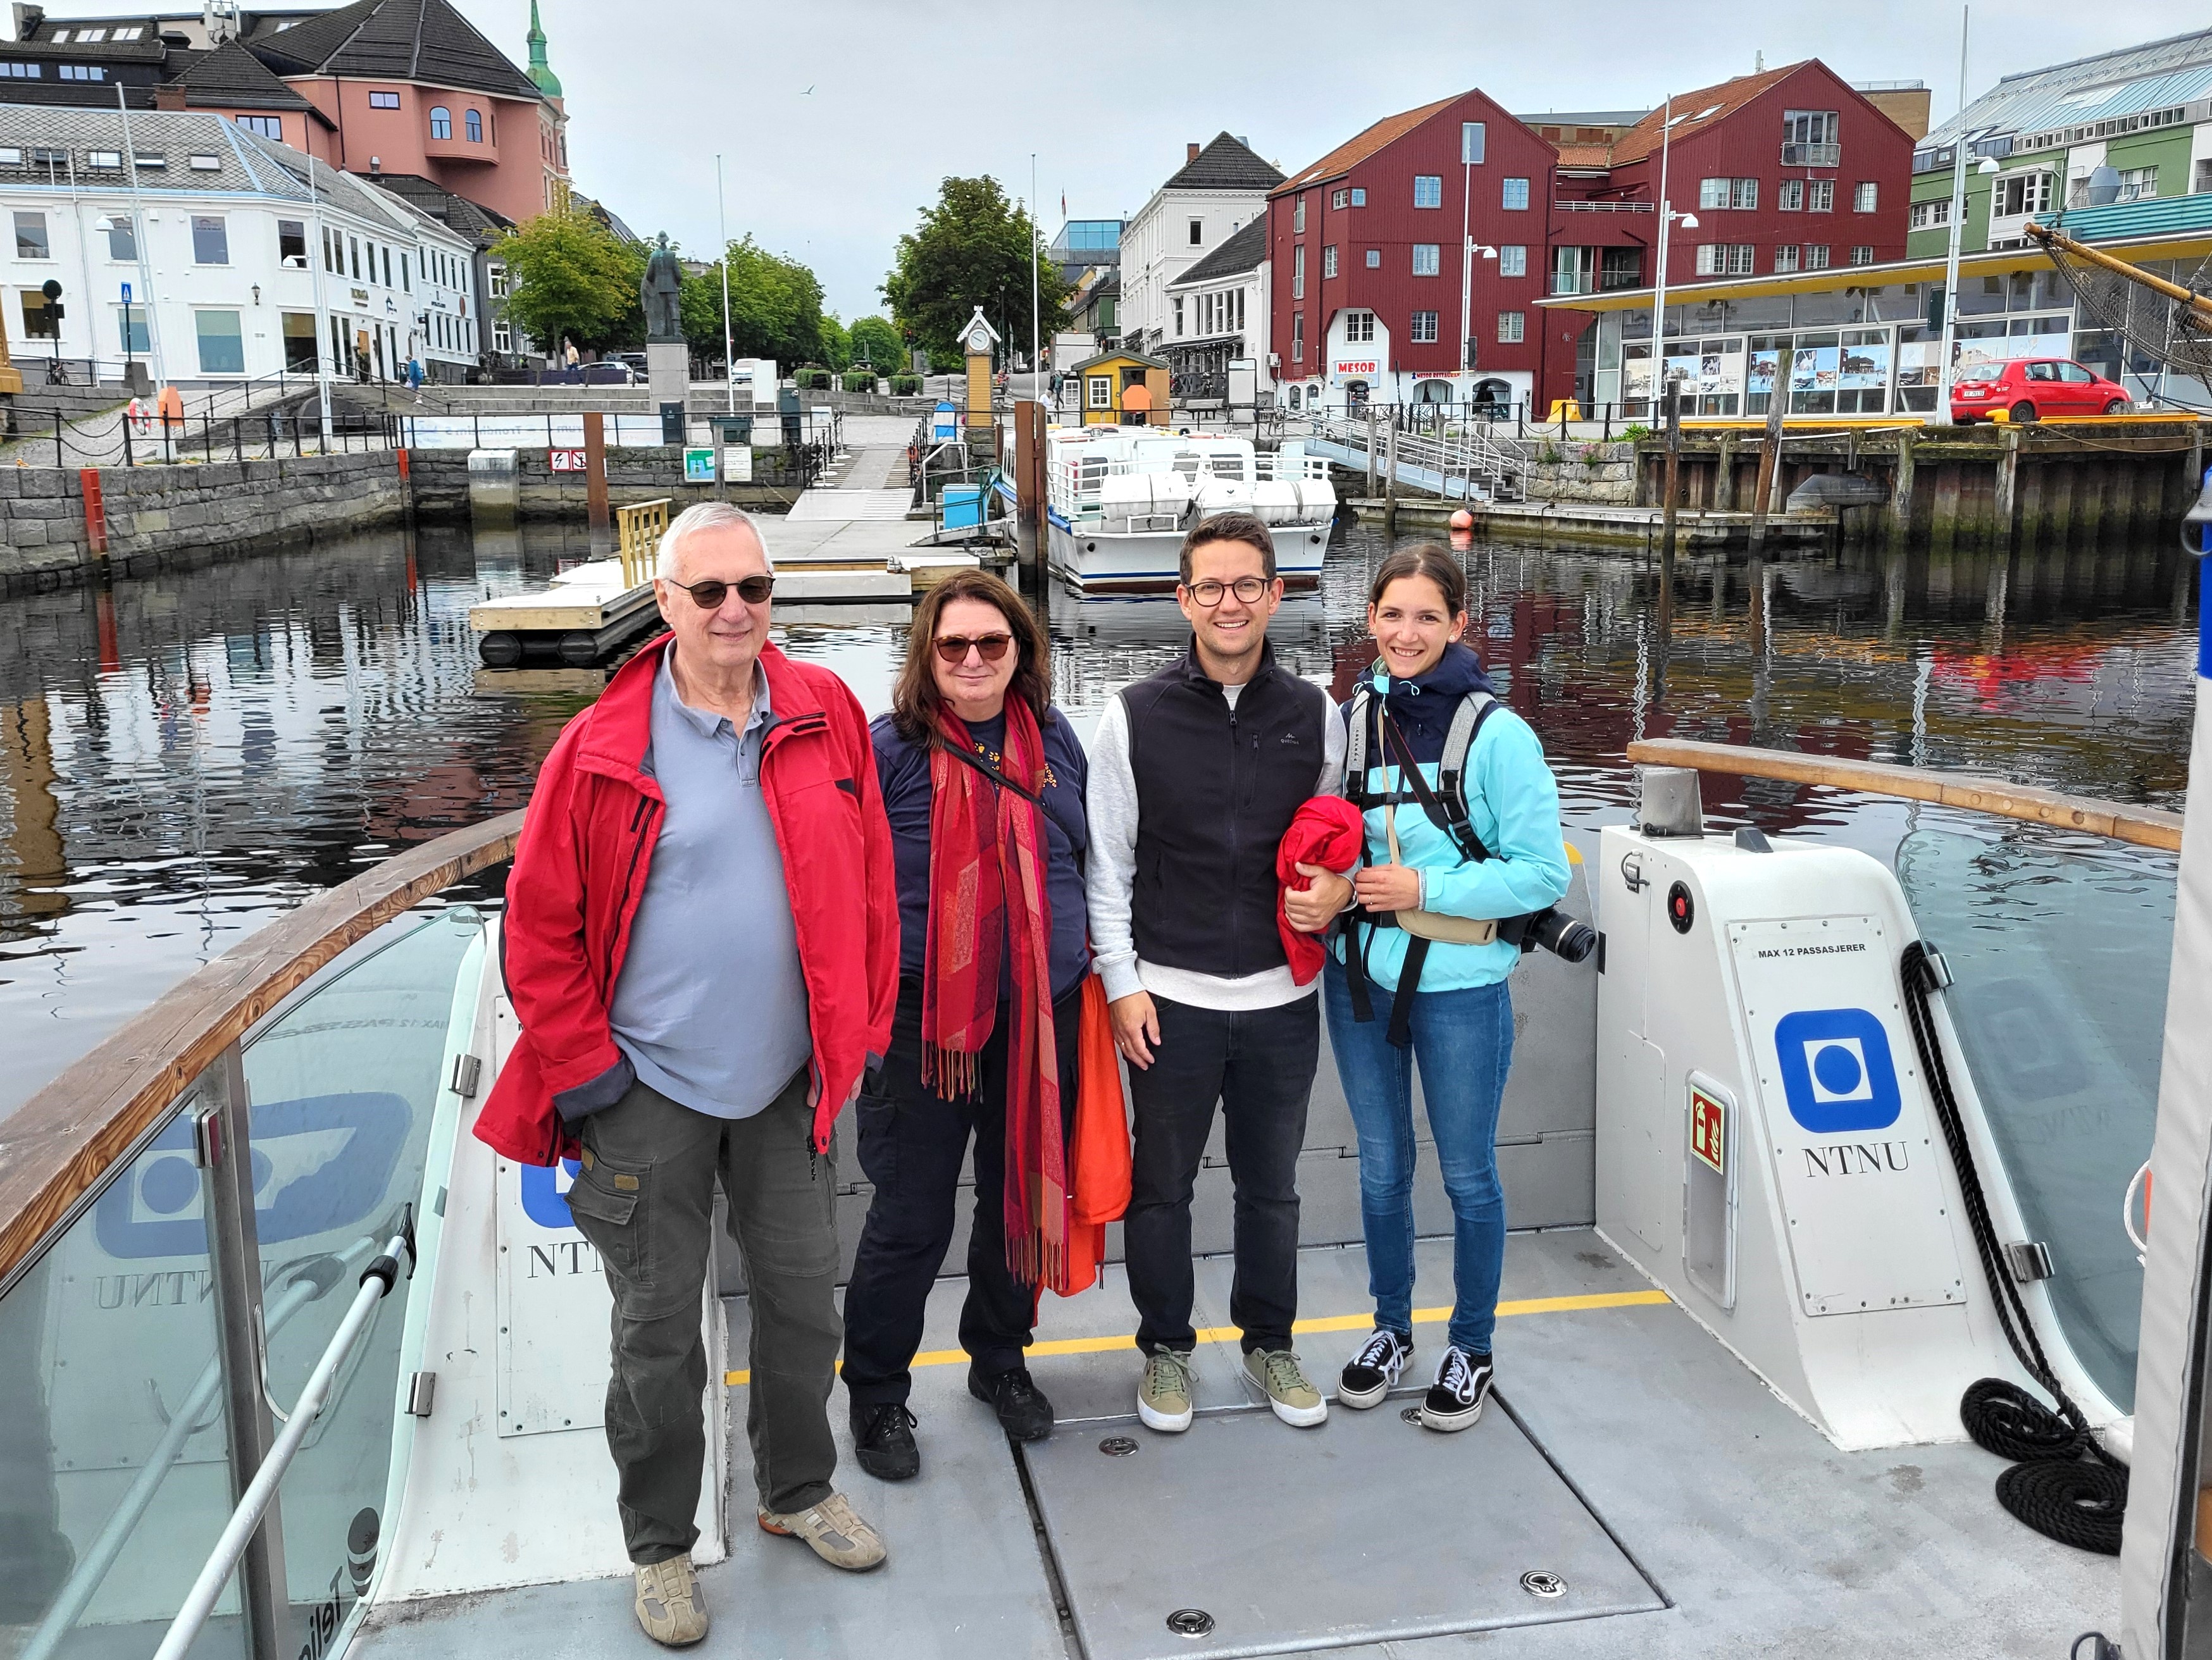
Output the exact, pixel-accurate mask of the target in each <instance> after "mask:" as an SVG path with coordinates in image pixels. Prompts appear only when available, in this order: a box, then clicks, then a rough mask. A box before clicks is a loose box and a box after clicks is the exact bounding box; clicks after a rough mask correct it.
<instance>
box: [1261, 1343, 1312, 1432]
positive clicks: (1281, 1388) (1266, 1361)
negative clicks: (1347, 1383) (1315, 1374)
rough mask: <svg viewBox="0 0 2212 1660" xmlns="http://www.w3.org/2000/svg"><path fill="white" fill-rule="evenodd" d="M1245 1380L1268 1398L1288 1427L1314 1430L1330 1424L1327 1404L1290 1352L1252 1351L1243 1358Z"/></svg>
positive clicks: (1277, 1415)
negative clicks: (1289, 1425)
mask: <svg viewBox="0 0 2212 1660" xmlns="http://www.w3.org/2000/svg"><path fill="white" fill-rule="evenodd" d="M1244 1381H1245V1382H1246V1383H1249V1384H1251V1385H1252V1387H1253V1388H1255V1389H1258V1390H1259V1391H1260V1393H1261V1394H1262V1395H1266V1396H1267V1404H1268V1405H1269V1406H1271V1407H1273V1408H1274V1409H1275V1416H1276V1417H1278V1418H1279V1419H1281V1420H1283V1421H1284V1422H1285V1424H1293V1425H1296V1426H1297V1427H1298V1428H1300V1429H1302V1430H1303V1429H1311V1428H1313V1427H1314V1426H1315V1425H1316V1424H1324V1423H1327V1422H1328V1402H1326V1401H1324V1400H1322V1398H1321V1391H1320V1390H1319V1389H1316V1388H1315V1387H1314V1386H1313V1385H1312V1384H1311V1383H1308V1382H1306V1375H1305V1372H1304V1369H1303V1368H1301V1367H1300V1366H1299V1365H1298V1357H1297V1355H1296V1354H1295V1353H1292V1352H1291V1351H1290V1350H1289V1349H1253V1350H1251V1351H1249V1353H1246V1355H1245V1356H1244Z"/></svg>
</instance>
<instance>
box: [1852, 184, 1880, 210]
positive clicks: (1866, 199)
mask: <svg viewBox="0 0 2212 1660" xmlns="http://www.w3.org/2000/svg"><path fill="white" fill-rule="evenodd" d="M1880 200H1881V185H1877V184H1876V183H1875V181H1874V180H1873V179H1860V180H1859V182H1858V183H1857V184H1856V185H1852V186H1851V211H1852V212H1853V213H1872V212H1873V211H1874V210H1875V203H1876V202H1878V201H1880Z"/></svg>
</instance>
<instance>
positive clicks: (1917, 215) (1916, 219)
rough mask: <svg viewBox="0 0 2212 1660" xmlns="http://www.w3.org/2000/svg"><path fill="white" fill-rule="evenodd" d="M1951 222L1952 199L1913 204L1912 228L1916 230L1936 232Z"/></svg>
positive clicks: (1944, 198)
mask: <svg viewBox="0 0 2212 1660" xmlns="http://www.w3.org/2000/svg"><path fill="white" fill-rule="evenodd" d="M1950 222H1951V198H1949V197H1948V196H1945V197H1941V198H1937V199H1936V200H1935V201H1933V202H1915V203H1914V204H1912V220H1911V228H1913V229H1914V230H1936V229H1940V228H1942V227H1943V226H1945V225H1948V224H1949V223H1950Z"/></svg>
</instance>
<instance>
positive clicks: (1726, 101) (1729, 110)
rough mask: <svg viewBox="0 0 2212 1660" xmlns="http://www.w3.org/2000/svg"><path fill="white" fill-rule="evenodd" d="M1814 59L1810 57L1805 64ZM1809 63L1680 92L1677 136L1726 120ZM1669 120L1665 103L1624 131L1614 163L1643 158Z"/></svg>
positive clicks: (1676, 101)
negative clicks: (1692, 90)
mask: <svg viewBox="0 0 2212 1660" xmlns="http://www.w3.org/2000/svg"><path fill="white" fill-rule="evenodd" d="M1812 61H1813V60H1812V59H1811V58H1807V59H1806V60H1805V64H1809V63H1811V62H1812ZM1805 64H1784V65H1783V66H1782V67H1781V68H1780V69H1774V70H1767V71H1766V72H1765V74H1763V75H1740V76H1737V77H1736V78H1735V80H1733V81H1723V82H1721V83H1720V84H1719V85H1718V86H1714V87H1700V88H1698V89H1697V90H1696V91H1694V92H1685V93H1678V94H1675V97H1674V117H1675V120H1674V137H1676V138H1686V137H1689V136H1690V135H1691V134H1692V133H1693V132H1703V131H1705V129H1706V128H1707V127H1708V126H1710V125H1712V124H1713V123H1714V122H1716V121H1725V120H1726V119H1728V118H1729V116H1731V115H1733V114H1735V112H1737V111H1738V110H1740V109H1741V108H1742V107H1743V106H1745V105H1746V104H1748V103H1749V102H1751V100H1753V99H1754V98H1756V97H1758V96H1759V94H1761V93H1763V92H1765V91H1767V90H1768V89H1769V88H1772V87H1775V86H1778V85H1779V84H1780V83H1781V82H1784V81H1786V80H1788V79H1789V78H1790V76H1793V75H1795V74H1796V72H1797V71H1798V70H1802V69H1803V68H1804V67H1805ZM1667 120H1668V113H1667V108H1666V106H1664V105H1662V106H1660V107H1659V108H1658V109H1656V110H1654V111H1652V112H1651V113H1650V114H1649V115H1647V116H1645V117H1644V119H1642V120H1641V121H1638V123H1637V124H1636V125H1634V126H1632V127H1631V128H1630V129H1629V130H1628V131H1626V132H1625V133H1623V134H1622V135H1621V136H1620V141H1619V142H1618V143H1615V144H1614V145H1613V159H1612V164H1613V166H1614V167H1619V166H1620V164H1621V163H1623V162H1624V161H1642V160H1643V159H1644V157H1645V156H1647V155H1650V154H1651V153H1652V152H1653V151H1654V150H1656V149H1658V148H1659V138H1660V134H1661V132H1662V131H1663V130H1664V129H1665V128H1666V125H1667ZM1669 142H1671V140H1670V141H1669Z"/></svg>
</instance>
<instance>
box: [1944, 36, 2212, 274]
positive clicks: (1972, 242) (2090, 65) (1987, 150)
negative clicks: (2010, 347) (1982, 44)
mask: <svg viewBox="0 0 2212 1660" xmlns="http://www.w3.org/2000/svg"><path fill="white" fill-rule="evenodd" d="M1962 142H1963V143H1965V144H1966V215H1965V218H1966V225H1965V231H1964V234H1963V236H1962V237H1961V240H1960V246H1961V247H1962V248H1965V249H1966V250H1968V251H1978V250H1980V249H1984V248H1995V249H2002V248H2010V247H2017V246H2020V245H2021V240H2022V236H2021V225H2022V224H2023V223H2025V222H2027V219H2028V218H2029V217H2031V216H2033V215H2036V214H2045V215H2048V214H2049V213H2051V211H2052V210H2056V209H2061V208H2077V207H2084V206H2087V203H2088V199H2089V198H2088V190H2089V175H2090V174H2091V173H2093V172H2094V171H2095V170H2096V169H2097V168H2099V167H2111V168H2112V169H2113V171H2114V172H2115V173H2118V175H2119V196H2118V200H2119V201H2121V202H2124V203H2125V202H2138V201H2148V200H2152V199H2154V198H2169V197H2177V196H2188V195H2191V194H2195V193H2197V192H2205V191H2212V29H2203V30H2199V31H2197V33H2192V34H2178V35H2174V36H2172V38H2171V39H2168V40H2154V41H2151V42H2149V43H2148V45H2144V46H2128V47H2125V48H2124V49H2122V50H2121V51H2118V52H2105V53H2103V54H2101V55H2100V56H2098V57H2095V58H2076V59H2075V61H2074V62H2072V63H2069V64H2053V65H2051V67H2050V68H2048V69H2041V70H2027V71H2026V72H2024V73H2022V74H2019V75H2008V76H2006V77H2005V78H2004V79H2003V80H2002V81H2000V82H1997V84H1996V86H1995V87H1994V88H1991V89H1990V91H1988V92H1987V93H1984V94H1983V95H1982V96H1981V97H1979V98H1978V99H1976V100H1974V101H1973V102H1972V103H1971V104H1969V105H1968V106H1966V108H1965V109H1963V110H1961V111H1960V112H1959V113H1958V114H1956V115H1954V116H1953V117H1952V118H1951V119H1949V120H1948V121H1946V122H1944V123H1943V124H1942V125H1940V126H1938V127H1936V129H1935V130H1934V131H1931V132H1929V135H1928V136H1927V137H1925V138H1923V139H1922V140H1921V141H1920V143H1919V144H1918V146H1917V148H1916V149H1914V151H1913V155H1912V198H1911V222H1910V225H1909V227H1908V230H1907V234H1906V238H1905V250H1906V253H1907V256H1908V257H1909V258H1916V259H1917V258H1941V257H1942V255H1943V253H1944V252H1945V250H1946V249H1947V248H1948V246H1949V242H1950V234H1951V232H1950V223H1951V178H1952V169H1953V167H1954V158H1955V157H1956V155H1957V154H1958V151H1957V146H1958V145H1959V144H1960V143H1962ZM1985 159H1986V160H1989V161H1994V162H1995V163H1996V172H1995V173H1984V171H1983V170H1982V163H1983V161H1984V160H1985Z"/></svg>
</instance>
